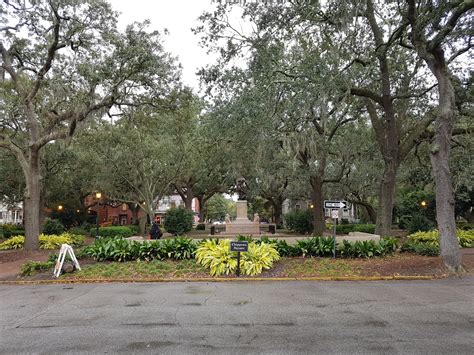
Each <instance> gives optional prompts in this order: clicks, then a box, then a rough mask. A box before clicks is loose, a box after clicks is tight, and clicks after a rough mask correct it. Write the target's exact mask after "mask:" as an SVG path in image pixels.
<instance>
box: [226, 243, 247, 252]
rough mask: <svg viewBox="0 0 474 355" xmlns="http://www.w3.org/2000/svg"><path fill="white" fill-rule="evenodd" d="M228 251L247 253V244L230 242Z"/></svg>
mask: <svg viewBox="0 0 474 355" xmlns="http://www.w3.org/2000/svg"><path fill="white" fill-rule="evenodd" d="M230 251H249V242H230Z"/></svg>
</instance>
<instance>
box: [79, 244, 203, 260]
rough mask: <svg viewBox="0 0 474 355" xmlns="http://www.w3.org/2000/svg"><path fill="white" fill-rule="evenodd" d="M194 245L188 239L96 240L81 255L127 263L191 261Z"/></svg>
mask: <svg viewBox="0 0 474 355" xmlns="http://www.w3.org/2000/svg"><path fill="white" fill-rule="evenodd" d="M196 248H197V245H196V243H195V242H194V241H193V240H192V239H189V238H171V239H163V240H155V241H151V242H144V243H140V242H135V241H129V240H126V239H122V238H102V239H97V240H96V241H95V242H94V244H92V245H89V246H88V247H86V248H85V249H84V251H83V254H84V255H86V256H90V257H93V258H95V259H96V260H98V261H104V260H111V261H127V260H153V259H159V260H162V259H167V258H168V259H175V260H181V259H192V258H193V257H194V253H195V251H196Z"/></svg>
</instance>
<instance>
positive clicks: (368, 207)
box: [351, 201, 377, 223]
mask: <svg viewBox="0 0 474 355" xmlns="http://www.w3.org/2000/svg"><path fill="white" fill-rule="evenodd" d="M351 202H352V203H353V204H355V205H359V206H362V207H364V208H365V210H366V211H367V215H368V216H369V220H370V222H371V223H376V222H377V213H376V212H375V209H374V208H373V207H372V205H371V204H370V203H368V202H365V201H351Z"/></svg>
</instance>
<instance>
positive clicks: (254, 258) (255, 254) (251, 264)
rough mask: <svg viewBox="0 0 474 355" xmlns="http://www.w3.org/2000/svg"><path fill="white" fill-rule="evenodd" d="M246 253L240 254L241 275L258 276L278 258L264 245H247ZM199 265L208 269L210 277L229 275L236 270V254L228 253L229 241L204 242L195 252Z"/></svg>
mask: <svg viewBox="0 0 474 355" xmlns="http://www.w3.org/2000/svg"><path fill="white" fill-rule="evenodd" d="M248 250H249V251H248V252H246V253H242V254H241V271H242V274H243V275H258V274H260V273H261V272H262V271H263V270H264V269H270V268H271V267H272V265H273V262H274V261H277V260H278V259H279V258H280V256H279V254H278V252H277V251H276V249H275V248H274V247H273V246H272V245H270V244H266V243H261V244H260V245H258V244H256V243H253V242H252V243H249V248H248ZM196 260H197V261H198V263H199V264H201V265H202V266H204V267H207V268H209V269H210V274H211V276H219V275H229V274H231V273H234V272H235V271H236V269H237V253H236V252H231V251H230V240H229V239H222V240H205V241H203V242H201V244H200V245H199V247H198V249H197V251H196Z"/></svg>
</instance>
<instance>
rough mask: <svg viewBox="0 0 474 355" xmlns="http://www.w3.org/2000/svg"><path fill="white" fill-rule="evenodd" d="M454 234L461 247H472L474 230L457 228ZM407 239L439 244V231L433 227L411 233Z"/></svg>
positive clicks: (473, 244) (473, 245)
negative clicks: (432, 228) (428, 229)
mask: <svg viewBox="0 0 474 355" xmlns="http://www.w3.org/2000/svg"><path fill="white" fill-rule="evenodd" d="M456 236H457V238H458V241H459V245H460V246H461V248H472V247H474V230H462V229H458V230H457V231H456ZM408 241H409V242H418V243H424V244H432V245H436V246H439V231H438V230H437V229H434V230H431V231H428V232H416V233H412V234H410V235H409V236H408Z"/></svg>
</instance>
